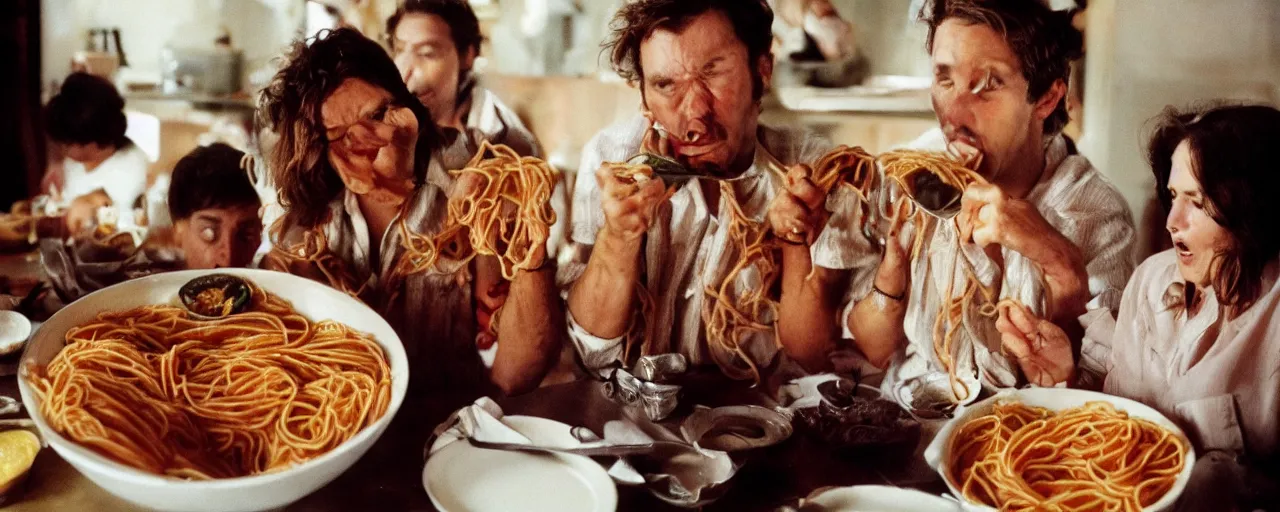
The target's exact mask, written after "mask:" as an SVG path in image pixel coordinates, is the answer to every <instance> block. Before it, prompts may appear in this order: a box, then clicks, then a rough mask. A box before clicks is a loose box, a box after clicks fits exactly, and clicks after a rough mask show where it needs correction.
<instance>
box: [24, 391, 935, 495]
mask: <svg viewBox="0 0 1280 512" xmlns="http://www.w3.org/2000/svg"><path fill="white" fill-rule="evenodd" d="M685 389H686V393H685V396H684V398H683V401H682V405H681V407H680V409H678V410H677V415H680V414H681V413H685V412H687V410H688V409H689V407H690V406H691V404H694V403H699V404H704V405H708V406H721V405H734V404H762V405H763V404H767V403H768V401H769V399H768V398H766V397H765V396H764V395H763V394H762V393H760V392H759V391H757V390H754V389H751V388H748V387H747V386H746V385H744V384H742V383H735V382H729V381H727V380H724V379H722V378H718V377H706V378H700V379H697V380H694V381H692V382H691V383H690V384H688V385H686V388H685ZM0 393H3V394H6V395H9V396H13V397H17V396H18V392H17V383H16V378H15V377H6V378H3V379H0ZM451 401H452V402H453V403H459V402H461V403H465V399H463V398H461V397H454V398H453V399H452V400H451ZM433 402H435V403H439V401H433ZM498 402H499V404H500V405H502V407H503V410H504V411H505V412H506V413H507V414H524V415H533V416H541V417H546V418H551V419H555V420H558V421H562V422H565V423H569V424H572V425H583V426H586V427H589V428H591V429H593V430H595V431H596V432H602V431H603V425H604V423H605V422H607V421H609V420H612V419H617V418H619V417H620V416H621V409H620V408H619V406H618V405H617V404H616V403H614V402H613V401H612V400H610V399H609V398H608V397H607V396H606V395H605V394H604V392H603V389H602V385H601V384H600V383H598V382H594V381H585V380H584V381H576V382H571V383H568V384H561V385H556V386H551V387H546V388H542V389H539V390H537V391H534V392H532V393H529V394H527V395H524V396H520V397H516V398H507V399H502V400H499V401H498ZM448 410H452V405H449V406H447V407H444V406H438V405H437V406H430V405H429V404H428V403H425V402H423V401H418V402H414V401H411V400H406V402H405V404H404V406H402V407H401V409H400V412H399V414H397V416H396V418H395V420H393V421H392V424H391V426H390V427H389V428H388V430H387V432H386V433H385V434H384V435H383V436H382V437H381V438H380V439H379V440H378V442H377V443H375V445H374V446H373V447H372V448H371V449H370V451H369V453H368V454H366V455H365V456H364V457H363V458H362V459H361V460H360V461H358V462H357V463H356V464H355V465H354V466H353V467H352V468H351V469H350V470H348V471H347V472H346V473H344V474H343V475H342V476H340V477H339V478H338V479H337V480H334V481H333V482H332V483H330V484H329V485H327V486H325V487H324V488H321V489H320V490H318V491H316V492H315V493H313V494H311V495H310V496H307V497H306V498H303V499H302V500H301V501H299V502H297V503H294V504H293V505H290V506H289V507H287V508H286V510H289V511H321V512H327V511H347V510H433V507H432V505H431V501H430V499H429V498H428V497H427V493H426V491H425V490H423V486H422V468H423V455H422V453H423V447H424V446H425V444H426V442H427V440H428V437H429V436H430V435H431V431H432V429H433V428H434V427H435V425H436V424H437V423H438V422H439V420H440V419H442V415H444V414H446V413H447V411H448ZM22 415H23V416H25V415H26V414H25V411H24V414H22ZM862 484H880V485H898V486H903V487H913V488H920V489H924V490H927V491H930V492H934V493H940V492H943V491H945V487H944V486H943V484H942V482H941V480H940V479H938V477H937V476H936V474H934V473H933V472H932V471H931V470H930V469H929V468H927V467H926V466H925V465H924V461H923V460H922V459H921V458H920V456H919V450H917V454H916V456H915V457H913V458H912V459H910V460H851V459H848V458H843V457H840V456H836V455H834V454H832V452H831V450H830V449H829V448H828V447H827V446H825V445H823V444H821V443H819V442H817V441H815V440H813V439H811V438H809V437H808V436H805V435H803V434H802V433H799V432H797V433H796V435H794V436H792V438H791V439H789V440H787V441H785V442H783V443H782V444H779V445H777V446H774V447H772V448H768V449H765V450H763V451H761V452H759V453H755V454H752V455H751V458H749V459H748V460H747V463H746V465H745V466H743V468H742V469H741V470H740V471H739V472H738V474H737V475H736V476H735V477H734V479H733V480H732V481H731V485H732V487H731V488H730V489H729V491H728V492H727V494H726V495H725V496H724V497H723V498H722V499H720V500H719V501H717V502H715V503H713V504H712V505H711V506H709V507H707V508H706V510H735V511H736V510H773V509H775V508H776V507H777V506H779V505H782V504H786V503H791V502H793V501H794V500H795V499H796V498H799V497H801V496H805V495H807V494H809V493H810V492H812V491H813V490H814V489H817V488H821V487H825V486H846V485H862ZM28 486H29V488H28V490H27V492H26V494H25V495H24V496H23V497H22V498H21V501H19V502H17V503H15V504H14V505H12V506H11V508H9V509H7V510H15V511H36V510H97V511H102V512H114V511H134V510H141V509H139V508H138V507H136V506H134V505H131V504H129V503H127V502H124V501H122V500H120V499H118V498H115V497H114V496H112V495H110V494H108V493H107V492H106V491H104V490H102V489H101V488H99V487H97V486H96V485H94V484H93V483H92V482H90V481H89V480H88V479H86V478H85V477H83V476H82V475H80V474H79V473H78V472H77V471H76V470H75V469H73V468H71V467H70V466H69V465H68V464H67V463H66V462H65V461H64V460H62V458H61V457H59V456H58V455H57V454H56V453H54V452H53V450H51V449H46V450H44V451H42V452H41V454H40V456H39V458H38V459H37V460H36V465H35V468H34V469H33V472H32V475H31V477H30V479H29V481H28ZM618 497H619V503H618V510H620V511H632V510H646V511H647V510H679V509H675V508H674V507H671V506H669V505H666V504H665V503H663V502H661V501H659V500H658V499H657V498H654V497H653V496H651V495H649V494H648V493H647V492H646V491H644V490H642V489H638V488H633V487H623V486H620V487H619V488H618Z"/></svg>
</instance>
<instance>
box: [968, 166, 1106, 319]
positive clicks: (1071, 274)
mask: <svg viewBox="0 0 1280 512" xmlns="http://www.w3.org/2000/svg"><path fill="white" fill-rule="evenodd" d="M957 221H958V222H959V225H960V240H961V241H965V242H967V241H969V240H972V241H973V243H975V244H978V246H980V247H984V248H986V247H989V246H999V247H1003V248H1005V249H1009V250H1011V251H1014V252H1016V253H1018V254H1021V255H1022V256H1024V257H1026V258H1027V259H1029V260H1031V261H1032V262H1033V263H1035V264H1036V265H1037V266H1039V267H1040V270H1041V271H1043V272H1044V276H1045V281H1046V284H1047V285H1048V288H1049V289H1048V293H1049V300H1050V301H1049V309H1048V310H1049V311H1050V312H1051V314H1052V315H1053V316H1052V320H1053V321H1055V322H1059V323H1060V324H1061V325H1063V326H1065V325H1067V324H1065V323H1062V322H1074V320H1075V318H1076V317H1077V316H1079V315H1081V314H1083V313H1084V307H1085V304H1086V303H1088V301H1089V286H1088V283H1089V275H1088V272H1087V270H1086V268H1085V262H1084V256H1083V254H1081V252H1080V248H1078V247H1076V245H1075V243H1073V242H1072V241H1071V240H1069V239H1067V237H1065V236H1063V235H1062V233H1059V232H1058V230H1057V229H1055V228H1054V227H1053V226H1052V225H1050V224H1049V221H1047V220H1045V218H1044V217H1043V216H1041V215H1040V212H1039V211H1037V210H1036V208H1035V206H1033V205H1032V204H1031V203H1030V202H1028V201H1025V200H1022V199H1016V198H1012V197H1009V195H1008V194H1005V193H1004V191H1003V190H1001V189H1000V188H999V187H997V186H995V185H989V184H984V183H975V184H973V185H970V186H969V187H968V188H967V189H965V191H964V197H963V198H962V199H961V209H960V215H959V217H958V218H957Z"/></svg>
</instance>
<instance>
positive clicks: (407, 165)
mask: <svg viewBox="0 0 1280 512" xmlns="http://www.w3.org/2000/svg"><path fill="white" fill-rule="evenodd" d="M417 143H418V119H417V118H416V117H414V115H413V111H412V110H409V109H408V108H407V107H391V108H390V110H388V111H387V112H386V114H384V115H383V118H382V119H381V120H378V119H364V120H362V121H360V122H359V123H356V124H354V125H352V126H349V127H347V129H346V131H345V132H344V133H343V134H342V135H341V136H340V137H339V138H337V139H336V140H332V141H330V142H329V162H330V164H332V165H333V167H334V169H336V170H337V171H338V176H340V177H341V178H342V182H343V183H344V184H345V185H346V186H347V189H348V190H350V191H352V192H354V193H356V194H359V195H362V196H366V197H368V198H370V199H372V200H374V201H376V202H379V203H386V204H394V205H399V204H403V203H404V202H405V201H406V200H407V199H408V197H409V195H410V194H412V193H413V187H414V184H413V178H414V176H413V166H414V156H415V152H416V149H417Z"/></svg>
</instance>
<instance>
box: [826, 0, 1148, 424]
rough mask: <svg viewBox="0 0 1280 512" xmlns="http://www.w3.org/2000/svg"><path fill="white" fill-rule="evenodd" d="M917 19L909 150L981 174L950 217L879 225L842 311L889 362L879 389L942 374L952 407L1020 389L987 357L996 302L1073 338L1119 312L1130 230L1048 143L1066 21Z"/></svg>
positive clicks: (965, 2) (1114, 200) (1058, 15)
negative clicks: (929, 110)
mask: <svg viewBox="0 0 1280 512" xmlns="http://www.w3.org/2000/svg"><path fill="white" fill-rule="evenodd" d="M921 17H922V18H923V19H924V20H925V21H926V22H927V24H928V28H929V31H928V39H927V46H926V47H927V49H928V50H929V52H930V57H931V60H932V63H933V71H934V82H933V86H932V100H933V105H934V110H935V112H936V113H937V117H938V121H939V123H940V125H941V126H940V129H939V130H935V131H933V132H931V133H929V134H926V135H925V136H924V137H922V138H921V139H920V140H918V141H916V142H915V143H913V144H912V146H914V147H915V148H919V149H931V150H939V151H941V150H944V149H947V150H949V151H950V152H951V153H953V154H955V155H957V159H960V160H964V161H966V162H969V165H971V166H972V165H973V163H974V162H978V161H980V164H978V165H976V169H974V170H975V171H976V172H977V174H978V175H979V176H980V177H981V179H979V180H977V182H975V183H974V184H972V185H970V186H968V187H967V188H966V189H965V190H964V194H963V198H962V201H961V204H962V207H961V209H960V211H959V213H958V215H957V216H956V217H955V218H954V219H953V220H947V221H943V220H939V219H938V218H935V217H930V216H925V217H924V220H923V221H922V222H920V223H914V222H899V223H897V224H896V225H894V226H891V227H890V228H889V229H887V230H886V232H887V238H888V240H887V243H886V246H887V247H886V249H885V251H884V256H883V258H882V260H881V263H880V266H879V268H878V269H877V271H876V275H875V278H874V280H873V283H871V286H868V287H867V289H863V290H854V292H853V293H852V294H851V295H852V296H854V297H863V298H862V299H861V300H858V301H854V302H851V303H849V304H848V306H847V308H846V310H845V313H844V315H843V316H842V317H841V318H843V319H844V323H845V324H846V327H847V328H848V332H847V333H846V335H847V336H850V337H852V338H853V340H854V342H855V345H856V346H857V348H858V349H859V350H860V351H861V352H862V354H863V355H864V356H865V358H866V361H867V362H869V363H871V365H873V366H875V367H879V368H886V367H887V368H888V372H887V373H886V374H885V379H884V380H885V382H884V388H885V389H886V390H890V391H898V386H900V385H903V386H916V385H920V384H923V383H927V382H947V381H948V380H949V381H950V382H949V384H950V385H949V386H946V385H943V387H945V388H949V390H950V391H952V396H951V397H950V398H951V399H952V401H968V400H972V399H975V398H977V396H978V394H979V392H980V389H981V388H1001V387H1011V386H1016V385H1018V384H1019V383H1020V382H1023V377H1022V376H1021V374H1020V371H1019V368H1018V366H1017V364H1016V363H1015V362H1014V361H1013V360H1011V359H1010V358H1008V357H1006V356H1005V355H1004V354H1003V353H1002V351H1001V350H1000V335H999V332H998V331H997V330H996V328H995V314H994V310H995V309H996V308H995V307H996V305H997V304H998V303H1000V302H1009V301H1013V302H1018V303H1021V304H1022V305H1025V306H1027V307H1028V308H1030V309H1032V310H1033V311H1034V312H1035V313H1036V314H1037V315H1040V316H1042V317H1044V318H1046V319H1049V320H1050V321H1052V322H1053V323H1055V324H1056V325H1059V326H1061V327H1063V328H1064V329H1066V330H1067V332H1071V333H1074V336H1075V339H1076V340H1077V341H1078V340H1079V336H1080V334H1081V333H1080V331H1081V329H1080V325H1079V323H1078V322H1077V317H1079V316H1080V315H1082V314H1084V313H1085V312H1086V311H1087V310H1094V309H1103V308H1105V309H1110V310H1115V309H1116V308H1117V307H1118V305H1119V300H1120V296H1121V290H1122V289H1123V288H1124V284H1125V282H1126V280H1127V279H1128V277H1129V275H1130V273H1131V272H1132V271H1133V268H1134V264H1133V260H1132V250H1131V249H1132V243H1133V236H1134V227H1133V220H1132V217H1131V215H1130V213H1129V211H1128V209H1127V207H1126V205H1125V202H1124V200H1123V198H1122V197H1121V196H1120V194H1119V193H1118V192H1117V191H1116V189H1115V188H1114V187H1113V186H1112V185H1111V184H1110V183H1109V182H1108V181H1107V180H1106V178H1104V177H1103V176H1102V174H1101V173H1099V172H1098V170H1097V169H1095V168H1094V167H1093V166H1092V165H1091V164H1090V163H1089V161H1088V160H1087V159H1085V158H1084V157H1083V156H1080V155H1078V154H1076V151H1075V148H1074V145H1073V144H1072V142H1071V141H1070V140H1069V139H1068V138H1067V137H1066V136H1064V135H1062V134H1061V130H1062V128H1063V126H1064V125H1065V124H1066V122H1067V111H1066V100H1065V99H1064V96H1065V94H1066V90H1067V80H1068V76H1069V70H1070V63H1071V62H1072V61H1073V60H1075V59H1076V58H1078V57H1079V56H1080V54H1081V51H1082V49H1081V46H1082V37H1081V34H1080V32H1079V31H1078V30H1076V29H1075V28H1074V27H1072V26H1071V21H1070V20H1071V15H1070V13H1067V12H1054V11H1052V10H1050V9H1049V7H1047V6H1046V5H1045V4H1044V3H1043V2H1039V1H1026V0H935V1H932V2H928V3H927V4H926V5H925V7H924V8H923V9H922V11H921ZM984 182H985V183H984ZM904 219H905V216H904V217H903V218H902V219H900V220H904ZM921 228H922V229H921ZM920 237H923V239H920ZM917 241H919V243H920V248H921V249H922V250H920V251H919V252H918V255H919V257H918V258H917V259H915V260H914V261H912V259H911V257H910V254H911V253H912V252H913V250H912V249H913V244H914V243H915V242H917ZM1077 346H1078V344H1077ZM948 374H949V375H948ZM943 375H946V376H948V377H949V379H942V380H938V379H931V377H934V376H939V377H940V376H943ZM1049 384H1052V383H1049Z"/></svg>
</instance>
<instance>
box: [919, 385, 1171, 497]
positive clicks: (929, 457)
mask: <svg viewBox="0 0 1280 512" xmlns="http://www.w3.org/2000/svg"><path fill="white" fill-rule="evenodd" d="M1000 400H1005V401H1013V402H1022V403H1024V404H1027V405H1032V406H1037V407H1044V408H1046V409H1049V410H1052V411H1059V410H1062V409H1070V408H1073V407H1080V406H1082V405H1084V404H1086V403H1088V402H1109V403H1111V404H1112V405H1115V407H1116V409H1119V410H1121V411H1124V412H1127V413H1129V416H1130V417H1133V418H1140V419H1144V420H1147V421H1150V422H1152V423H1155V424H1156V425H1159V426H1161V427H1164V428H1166V429H1169V430H1170V431H1171V432H1173V433H1174V434H1176V435H1177V436H1178V437H1179V438H1181V439H1182V441H1183V442H1184V443H1186V446H1187V456H1186V460H1185V463H1184V465H1183V466H1182V473H1179V474H1178V479H1177V480H1175V481H1174V482H1173V487H1172V488H1170V489H1169V492H1168V493H1165V495H1164V497H1162V498H1160V500H1159V501H1156V502H1155V503H1153V504H1152V505H1151V506H1149V507H1146V508H1144V509H1143V510H1144V511H1148V512H1157V511H1164V510H1172V509H1173V505H1174V503H1176V502H1177V501H1178V497H1179V496H1181V495H1182V490H1183V488H1185V487H1186V486H1187V480H1188V479H1190V478H1191V468H1192V467H1193V466H1195V465H1196V451H1195V448H1193V447H1192V446H1191V442H1190V441H1188V440H1187V435H1186V434H1185V433H1183V432H1182V429H1181V428H1178V425H1176V424H1174V423H1173V422H1172V421H1169V418H1166V417H1165V416H1164V415H1163V414H1160V412H1159V411H1157V410H1155V409H1152V408H1151V407H1148V406H1146V405H1144V404H1142V403H1141V402H1137V401H1134V400H1130V399H1128V398H1122V397H1118V396H1112V395H1107V394H1103V393H1097V392H1094V391H1085V390H1080V389H1059V388H1028V389H1018V390H1006V391H1001V392H999V393H996V395H995V396H992V397H990V398H988V399H986V400H983V401H981V402H977V403H974V404H972V405H969V406H961V407H960V408H958V409H956V412H955V417H954V418H952V419H951V421H948V422H947V424H946V425H945V426H943V427H942V430H940V431H938V436H937V437H935V438H934V439H933V442H932V443H930V444H929V447H928V448H926V449H925V452H924V458H925V460H926V461H927V462H928V463H929V465H930V466H932V467H933V469H935V470H936V471H937V472H938V474H939V475H941V476H942V479H943V480H944V481H946V482H947V488H948V489H950V490H951V493H952V495H954V496H956V498H957V499H960V500H961V503H962V505H963V506H964V509H965V510H982V511H987V510H992V511H994V510H995V509H994V508H991V507H988V506H985V505H978V504H974V503H969V502H968V500H966V499H965V498H964V495H963V494H961V492H960V486H959V485H957V483H956V482H955V481H953V480H952V478H951V459H952V457H951V438H952V437H953V436H954V435H955V433H956V431H958V430H959V429H960V427H961V426H962V425H964V424H965V423H968V422H969V421H970V420H973V419H975V418H977V417H979V416H982V415H985V414H988V413H990V412H991V410H992V408H993V407H995V404H996V402H997V401H1000Z"/></svg>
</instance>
